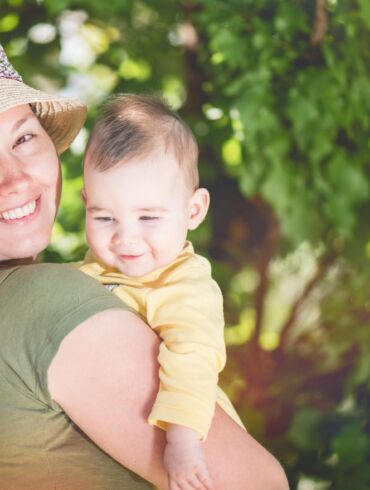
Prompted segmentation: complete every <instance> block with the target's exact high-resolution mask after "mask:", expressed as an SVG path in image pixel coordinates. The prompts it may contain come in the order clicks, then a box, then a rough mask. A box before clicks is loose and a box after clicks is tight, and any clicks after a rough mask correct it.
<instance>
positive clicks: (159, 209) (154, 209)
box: [138, 206, 167, 212]
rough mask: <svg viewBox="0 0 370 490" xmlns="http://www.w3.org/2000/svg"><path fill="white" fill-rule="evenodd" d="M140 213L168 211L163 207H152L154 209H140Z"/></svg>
mask: <svg viewBox="0 0 370 490" xmlns="http://www.w3.org/2000/svg"><path fill="white" fill-rule="evenodd" d="M138 211H141V212H143V211H162V212H163V211H167V209H166V208H164V207H163V206H152V207H145V208H139V209H138Z"/></svg>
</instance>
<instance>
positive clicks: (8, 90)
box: [0, 44, 86, 154]
mask: <svg viewBox="0 0 370 490" xmlns="http://www.w3.org/2000/svg"><path fill="white" fill-rule="evenodd" d="M23 104H30V106H31V108H32V110H33V112H34V113H35V114H36V116H37V117H38V118H39V120H40V122H41V124H42V126H43V128H44V129H45V131H46V132H47V133H48V134H49V136H50V138H51V139H52V140H53V142H54V144H55V147H56V149H57V151H58V153H59V154H60V153H62V152H63V151H64V150H66V149H67V148H68V147H69V145H70V144H71V143H72V141H73V140H74V138H75V137H76V135H77V133H78V132H79V130H80V129H81V127H82V125H83V123H84V121H85V119H86V107H85V106H84V104H83V103H82V102H80V101H78V100H74V99H69V98H67V97H60V96H56V95H51V94H47V93H45V92H40V91H39V90H35V89H33V88H31V87H29V86H28V85H26V84H25V83H24V82H23V81H22V78H21V76H20V75H19V74H18V73H17V72H16V71H15V69H14V68H13V66H12V65H11V64H10V62H9V60H8V58H7V56H6V54H5V51H4V49H3V48H2V46H1V44H0V112H3V111H6V110H7V109H11V108H12V107H16V106H18V105H23Z"/></svg>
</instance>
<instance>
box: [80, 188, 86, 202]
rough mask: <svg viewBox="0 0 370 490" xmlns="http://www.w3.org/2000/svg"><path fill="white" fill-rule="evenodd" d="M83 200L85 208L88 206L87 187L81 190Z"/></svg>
mask: <svg viewBox="0 0 370 490" xmlns="http://www.w3.org/2000/svg"><path fill="white" fill-rule="evenodd" d="M81 199H82V202H83V203H84V206H86V191H85V187H83V188H82V189H81Z"/></svg>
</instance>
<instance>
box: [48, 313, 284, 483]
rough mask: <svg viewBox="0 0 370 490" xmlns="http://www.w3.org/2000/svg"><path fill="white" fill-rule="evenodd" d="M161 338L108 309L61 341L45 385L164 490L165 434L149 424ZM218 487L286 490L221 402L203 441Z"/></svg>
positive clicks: (95, 435)
mask: <svg viewBox="0 0 370 490" xmlns="http://www.w3.org/2000/svg"><path fill="white" fill-rule="evenodd" d="M158 346H159V342H158V338H157V336H156V335H155V334H154V333H153V332H152V331H151V330H150V329H149V328H148V327H147V325H146V324H145V323H144V322H142V321H141V320H140V319H139V318H138V317H136V316H135V315H134V314H132V313H130V312H127V311H124V310H118V309H117V310H106V311H103V312H100V313H98V314H96V315H94V316H93V317H91V318H89V319H88V320H87V321H85V322H83V323H82V324H81V325H79V326H78V327H77V328H76V329H74V330H73V331H72V332H71V333H70V334H68V335H67V337H65V339H64V340H63V342H62V344H61V346H60V349H59V351H58V353H57V354H56V356H55V358H54V359H53V361H52V363H51V365H50V368H49V378H48V379H49V390H50V393H51V396H52V398H53V399H54V400H55V401H56V402H58V403H59V404H60V405H61V407H62V408H63V409H64V410H65V412H66V413H67V414H68V416H69V417H70V418H71V419H72V420H73V421H74V422H75V423H76V424H77V425H78V426H79V427H80V428H81V429H82V430H83V431H84V432H85V433H86V434H87V435H88V436H89V437H90V438H91V439H92V440H93V441H94V442H95V443H96V444H97V445H98V446H100V447H101V448H102V449H103V450H105V451H106V452H107V453H108V454H110V455H111V456H112V457H113V458H114V459H116V460H117V461H118V462H120V463H121V464H122V465H124V466H125V467H127V468H130V469H132V470H133V471H134V472H136V473H137V474H139V475H141V476H142V477H143V478H144V479H146V480H148V481H151V482H152V483H154V484H155V485H157V486H159V487H160V488H162V489H166V488H167V475H166V473H165V470H164V467H163V450H164V447H165V433H164V432H163V431H161V430H160V429H158V428H156V427H153V426H151V425H149V424H148V423H147V417H148V414H149V412H150V409H151V407H152V404H153V401H154V399H155V396H156V393H157V391H158V364H157V361H156V358H157V355H158ZM204 448H205V451H206V457H207V462H208V467H209V469H210V473H211V476H212V479H213V481H214V483H215V487H216V488H217V489H220V490H221V489H222V490H225V489H233V490H238V489H240V490H249V489H250V490H286V489H287V488H288V484H287V481H286V478H285V475H284V472H283V470H282V468H281V466H280V465H279V463H278V462H277V461H276V460H275V459H274V458H273V457H272V456H271V455H270V454H269V453H268V452H267V451H266V450H265V449H264V448H263V447H262V446H261V445H259V444H258V443H257V442H256V441H255V440H254V439H253V438H252V437H251V436H250V435H248V434H247V433H246V432H245V431H243V429H241V428H240V427H239V426H238V425H237V424H236V423H235V422H233V421H232V420H231V419H230V418H229V417H228V416H227V415H226V414H225V413H224V412H223V411H222V410H221V409H220V408H219V407H217V408H216V413H215V417H214V420H213V423H212V427H211V430H210V432H209V436H208V439H207V441H206V442H205V443H204Z"/></svg>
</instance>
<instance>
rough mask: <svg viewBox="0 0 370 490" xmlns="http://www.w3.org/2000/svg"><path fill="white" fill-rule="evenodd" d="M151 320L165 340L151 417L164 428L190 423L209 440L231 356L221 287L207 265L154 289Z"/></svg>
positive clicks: (149, 300)
mask: <svg viewBox="0 0 370 490" xmlns="http://www.w3.org/2000/svg"><path fill="white" fill-rule="evenodd" d="M180 272H182V271H180ZM206 272H207V271H206ZM147 320H148V323H149V324H150V325H151V326H152V328H153V329H154V330H155V331H156V332H157V333H158V335H159V336H160V337H161V339H162V343H161V345H160V352H159V356H158V360H159V364H160V370H159V378H160V388H159V392H158V395H157V398H156V401H155V403H154V405H153V407H152V411H151V413H150V415H149V422H150V423H151V424H153V425H157V426H159V427H162V428H164V429H166V428H167V424H169V423H172V424H178V425H184V426H186V427H190V428H191V429H193V430H195V431H197V432H198V433H199V434H200V437H201V439H203V440H204V439H205V438H206V437H207V433H208V430H209V427H210V424H211V420H212V417H213V414H214V409H215V402H216V394H217V384H218V374H219V372H220V371H221V370H222V369H223V367H224V365H225V360H226V354H225V344H224V319H223V305H222V295H221V292H220V290H219V288H218V286H217V284H216V283H215V282H214V281H213V280H212V278H211V276H210V274H208V275H207V274H205V271H204V270H200V271H198V270H197V269H195V270H194V268H193V269H191V270H190V271H189V270H188V271H186V274H185V276H184V277H183V276H181V275H180V274H177V275H176V276H175V278H174V279H173V278H171V281H168V282H167V283H166V284H165V285H163V286H162V287H160V288H157V289H154V290H152V291H151V292H150V293H149V294H148V298H147Z"/></svg>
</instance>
